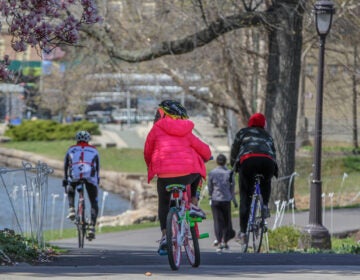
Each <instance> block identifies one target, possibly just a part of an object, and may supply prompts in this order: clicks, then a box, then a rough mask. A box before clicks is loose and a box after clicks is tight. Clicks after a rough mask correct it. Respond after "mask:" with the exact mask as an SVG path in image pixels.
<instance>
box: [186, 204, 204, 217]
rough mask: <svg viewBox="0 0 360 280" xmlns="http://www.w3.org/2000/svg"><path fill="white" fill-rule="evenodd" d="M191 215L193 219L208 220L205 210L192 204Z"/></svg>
mask: <svg viewBox="0 0 360 280" xmlns="http://www.w3.org/2000/svg"><path fill="white" fill-rule="evenodd" d="M189 214H190V216H191V217H199V218H202V219H206V214H205V212H204V211H203V210H201V209H200V208H199V207H197V206H195V205H194V204H191V207H190V213H189Z"/></svg>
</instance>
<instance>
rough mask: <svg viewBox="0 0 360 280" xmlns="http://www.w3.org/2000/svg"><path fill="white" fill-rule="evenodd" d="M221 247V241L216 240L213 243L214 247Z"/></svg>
mask: <svg viewBox="0 0 360 280" xmlns="http://www.w3.org/2000/svg"><path fill="white" fill-rule="evenodd" d="M218 245H219V241H217V240H216V239H215V240H214V242H213V246H214V247H217V246H218Z"/></svg>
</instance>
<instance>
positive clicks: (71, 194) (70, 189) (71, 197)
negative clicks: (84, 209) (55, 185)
mask: <svg viewBox="0 0 360 280" xmlns="http://www.w3.org/2000/svg"><path fill="white" fill-rule="evenodd" d="M75 188H76V186H75V185H68V186H66V188H65V193H67V197H68V201H69V208H71V207H72V208H75Z"/></svg>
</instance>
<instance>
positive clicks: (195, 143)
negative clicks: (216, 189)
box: [144, 117, 211, 182]
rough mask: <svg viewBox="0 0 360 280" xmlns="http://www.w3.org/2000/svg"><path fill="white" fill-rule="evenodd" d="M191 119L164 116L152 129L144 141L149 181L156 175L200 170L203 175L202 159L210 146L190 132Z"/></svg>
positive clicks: (163, 175)
mask: <svg viewBox="0 0 360 280" xmlns="http://www.w3.org/2000/svg"><path fill="white" fill-rule="evenodd" d="M193 128H194V123H193V122H192V121H190V120H182V119H172V118H170V117H165V118H162V119H160V120H159V121H157V122H156V123H155V124H154V126H153V127H152V128H151V130H150V132H149V134H148V136H147V138H146V142H145V147H144V158H145V162H146V165H147V167H148V182H150V181H151V179H152V178H154V176H155V175H157V176H159V177H167V175H169V174H171V175H172V176H169V177H175V176H176V174H179V176H183V175H186V174H190V173H200V174H201V176H202V177H203V178H205V177H206V168H205V164H204V162H206V161H208V160H209V159H210V157H211V151H210V147H209V146H208V145H207V144H206V143H204V142H203V141H201V140H200V139H199V138H197V137H196V136H195V135H193V133H192V129H193Z"/></svg>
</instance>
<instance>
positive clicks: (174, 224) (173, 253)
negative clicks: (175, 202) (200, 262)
mask: <svg viewBox="0 0 360 280" xmlns="http://www.w3.org/2000/svg"><path fill="white" fill-rule="evenodd" d="M180 226H181V225H180V223H179V216H178V211H177V209H176V208H175V207H172V208H170V211H169V213H168V215H167V218H166V242H167V249H168V260H169V264H170V267H171V269H172V270H178V269H179V268H180V262H181V244H179V238H180V231H181V228H180Z"/></svg>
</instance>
